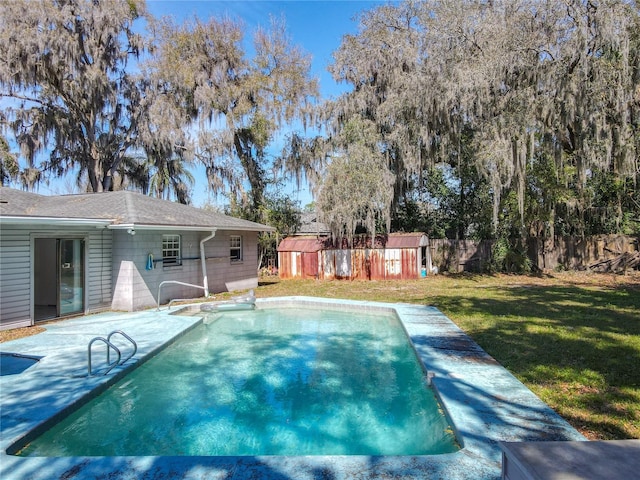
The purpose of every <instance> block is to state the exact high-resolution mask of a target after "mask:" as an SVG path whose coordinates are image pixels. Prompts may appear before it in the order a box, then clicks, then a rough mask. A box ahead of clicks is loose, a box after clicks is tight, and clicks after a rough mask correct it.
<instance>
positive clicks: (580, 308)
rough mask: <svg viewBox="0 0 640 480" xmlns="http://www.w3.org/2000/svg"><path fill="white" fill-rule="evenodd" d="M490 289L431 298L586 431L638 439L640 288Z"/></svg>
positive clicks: (487, 348) (605, 435) (481, 344)
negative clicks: (493, 291) (497, 291)
mask: <svg viewBox="0 0 640 480" xmlns="http://www.w3.org/2000/svg"><path fill="white" fill-rule="evenodd" d="M490 290H491V289H483V291H477V292H476V293H477V295H476V296H474V297H471V298H470V297H469V296H465V297H464V298H461V297H455V296H437V297H429V301H430V302H433V303H434V304H435V305H436V306H437V307H438V308H439V309H441V310H442V311H443V312H444V313H445V314H447V315H448V316H449V317H450V318H452V319H453V320H455V321H456V323H458V325H459V326H460V327H461V328H463V329H464V330H465V331H466V332H467V333H468V334H469V335H471V336H472V337H473V338H474V340H476V341H477V342H478V344H480V346H482V347H483V348H484V349H485V350H486V351H487V352H489V353H490V354H491V355H492V356H493V357H494V358H496V360H498V361H499V362H500V363H501V364H502V365H504V366H505V367H506V368H508V369H509V370H510V371H511V372H512V373H513V374H514V375H516V376H517V377H518V378H520V379H521V380H522V381H524V382H525V383H527V384H528V385H529V386H530V387H531V388H532V389H534V391H536V392H537V393H538V394H539V395H541V396H542V397H543V399H544V400H545V401H546V402H548V403H549V404H550V405H551V406H552V407H554V408H555V409H556V410H557V411H559V412H560V413H561V414H562V415H563V416H564V417H565V418H567V420H569V421H570V422H572V423H573V425H574V426H576V427H577V428H579V429H580V430H582V431H583V432H584V433H586V434H588V435H589V436H591V437H594V436H595V437H597V438H605V439H624V438H638V436H639V435H640V369H638V368H637V365H640V315H639V314H638V312H640V295H639V292H638V289H637V287H634V286H627V287H620V286H619V287H618V288H615V289H607V288H605V289H594V288H581V287H578V286H546V287H540V286H531V287H515V288H511V289H508V290H507V291H505V289H504V288H501V294H500V295H499V296H495V295H492V292H491V291H490ZM483 293H486V294H485V295H483ZM492 297H495V298H492ZM594 432H595V433H594Z"/></svg>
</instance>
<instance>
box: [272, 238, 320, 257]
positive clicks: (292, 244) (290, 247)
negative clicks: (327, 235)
mask: <svg viewBox="0 0 640 480" xmlns="http://www.w3.org/2000/svg"><path fill="white" fill-rule="evenodd" d="M326 243H327V242H326V240H321V239H319V238H317V237H286V238H283V239H282V241H281V242H280V243H279V244H278V251H279V252H303V253H311V252H317V251H319V250H322V249H323V248H326V247H325V244H326Z"/></svg>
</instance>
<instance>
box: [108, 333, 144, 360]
mask: <svg viewBox="0 0 640 480" xmlns="http://www.w3.org/2000/svg"><path fill="white" fill-rule="evenodd" d="M116 333H118V334H120V335H122V336H123V337H124V338H126V339H127V340H129V341H130V342H131V343H132V344H133V353H132V354H131V355H129V356H128V357H127V358H125V359H124V360H121V361H119V362H118V364H119V365H123V364H125V363H126V362H127V360H129V359H131V358H133V356H134V355H135V354H136V352H137V351H138V344H137V343H136V342H135V340H134V339H133V338H131V337H130V336H129V335H127V334H126V333H124V332H123V331H122V330H114V331H113V332H111V333H110V334H109V335H108V336H107V341H109V342H111V337H112V336H113V335H115V334H116ZM107 363H109V364H110V361H109V350H107Z"/></svg>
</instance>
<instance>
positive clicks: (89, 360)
mask: <svg viewBox="0 0 640 480" xmlns="http://www.w3.org/2000/svg"><path fill="white" fill-rule="evenodd" d="M97 341H101V342H104V343H105V344H106V345H107V365H108V366H109V368H108V369H107V371H106V372H104V373H103V375H106V374H107V373H109V372H110V371H111V370H112V369H113V367H115V366H116V365H118V364H119V363H120V358H121V356H122V355H121V354H120V350H118V347H116V346H115V345H114V344H113V343H111V342H110V341H109V340H107V339H106V338H104V337H95V338H94V339H92V340H91V341H90V342H89V347H88V348H87V350H88V351H87V362H88V366H87V368H88V371H89V376H90V377H91V376H93V372H92V370H93V369H92V368H91V346H92V345H93V344H94V343H95V342H97ZM112 348H113V349H114V350H115V351H116V353H117V354H118V360H116V361H115V362H113V363H110V362H109V350H110V349H112Z"/></svg>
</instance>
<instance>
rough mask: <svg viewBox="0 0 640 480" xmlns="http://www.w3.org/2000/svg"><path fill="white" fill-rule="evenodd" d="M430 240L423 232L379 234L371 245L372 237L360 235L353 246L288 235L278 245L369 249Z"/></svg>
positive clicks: (301, 249)
mask: <svg viewBox="0 0 640 480" xmlns="http://www.w3.org/2000/svg"><path fill="white" fill-rule="evenodd" d="M428 244H429V241H428V237H427V235H426V234H424V233H422V232H414V233H391V234H389V235H377V236H376V238H375V245H374V246H373V247H372V245H371V237H370V236H364V235H359V236H357V237H354V238H353V242H352V244H351V246H349V245H348V244H347V242H346V239H344V240H343V242H342V244H341V245H336V244H334V243H333V242H332V240H331V238H329V237H320V238H318V237H287V238H284V239H283V240H282V241H281V242H280V244H279V245H278V251H279V252H317V251H319V250H323V249H324V250H331V249H348V248H354V249H367V248H419V247H426V246H428Z"/></svg>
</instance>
